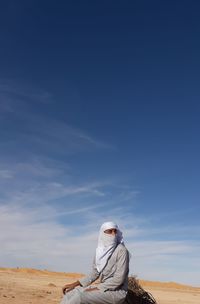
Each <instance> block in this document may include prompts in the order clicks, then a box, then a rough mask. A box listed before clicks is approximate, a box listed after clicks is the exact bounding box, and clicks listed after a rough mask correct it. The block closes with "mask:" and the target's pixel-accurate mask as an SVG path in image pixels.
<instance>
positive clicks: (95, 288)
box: [84, 287, 99, 292]
mask: <svg viewBox="0 0 200 304" xmlns="http://www.w3.org/2000/svg"><path fill="white" fill-rule="evenodd" d="M94 290H99V288H97V287H93V288H87V289H85V290H84V291H87V292H88V291H89V292H90V291H94Z"/></svg>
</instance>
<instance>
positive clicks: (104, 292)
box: [61, 244, 129, 304]
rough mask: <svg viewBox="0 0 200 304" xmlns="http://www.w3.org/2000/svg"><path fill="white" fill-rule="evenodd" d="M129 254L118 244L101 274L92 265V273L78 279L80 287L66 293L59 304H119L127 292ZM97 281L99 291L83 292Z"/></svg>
mask: <svg viewBox="0 0 200 304" xmlns="http://www.w3.org/2000/svg"><path fill="white" fill-rule="evenodd" d="M128 272H129V252H128V250H127V249H126V247H125V246H124V245H122V244H119V245H118V246H117V247H116V249H115V250H114V252H113V254H112V255H111V257H110V258H109V260H108V262H107V264H106V266H105V268H104V269H103V271H102V272H101V273H99V272H98V271H97V269H96V265H95V263H93V267H92V272H91V273H90V274H89V275H87V276H86V277H84V278H83V279H80V280H79V281H80V283H81V285H82V287H76V288H75V289H74V290H72V291H70V292H68V293H66V295H65V296H64V297H63V300H62V302H61V304H121V303H123V302H124V299H125V297H126V294H127V290H128ZM97 279H99V283H98V284H97V285H95V287H97V288H98V289H99V290H95V291H91V292H84V290H85V289H86V288H88V286H89V285H90V284H91V283H92V282H94V281H96V280H97Z"/></svg>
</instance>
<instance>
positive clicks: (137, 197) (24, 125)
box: [0, 0, 200, 284]
mask: <svg viewBox="0 0 200 304" xmlns="http://www.w3.org/2000/svg"><path fill="white" fill-rule="evenodd" d="M199 37H200V4H199V2H198V1H123V2H122V1H71V2H70V1H30V0H29V1H17V2H16V1H0V41H1V48H0V139H1V141H0V149H1V157H0V187H1V193H2V194H1V205H2V208H4V209H2V210H3V211H2V214H4V212H5V215H4V220H5V219H6V218H7V217H6V214H9V212H14V211H13V210H18V209H16V208H17V207H16V206H18V208H20V210H21V212H22V214H24V216H27V214H28V216H29V215H30V214H29V212H30V206H31V208H34V207H35V210H38V212H39V210H40V209H37V208H47V209H45V210H46V211H45V212H46V213H47V214H48V212H50V214H51V212H52V214H53V211H52V210H54V209H55V210H56V212H58V215H57V217H56V219H54V225H56V227H57V226H59V229H61V228H62V229H64V231H65V229H66V236H63V238H65V237H68V233H69V234H70V233H72V231H73V232H74V233H75V231H76V234H77V235H79V237H82V239H83V238H84V235H82V234H81V233H82V230H81V228H78V227H79V226H78V223H79V224H80V225H81V224H82V223H84V224H85V225H86V226H87V225H89V226H88V231H90V230H89V228H90V225H93V226H94V229H95V230H96V229H98V228H99V225H100V223H101V222H102V221H103V220H104V219H105V218H106V217H108V218H109V219H110V218H111V217H114V218H115V219H116V220H118V221H119V223H121V225H122V227H124V229H126V228H127V226H128V228H129V230H130V231H132V234H131V233H130V231H129V230H128V232H127V242H128V239H129V242H130V247H131V246H132V247H131V248H133V249H132V250H133V252H134V251H135V250H136V254H135V260H134V259H133V261H134V262H133V264H134V263H135V264H136V265H137V266H135V265H134V266H133V268H132V272H137V273H139V275H141V276H143V277H144V278H145V277H146V278H149V279H160V280H179V281H181V280H182V281H183V275H182V270H181V269H182V265H184V267H185V269H186V272H187V276H186V277H187V278H188V279H187V281H186V282H187V283H190V282H191V283H192V284H197V282H198V280H199V277H198V276H199V274H198V273H197V272H196V266H195V265H196V263H197V262H198V263H199V254H198V252H199V251H198V250H199V234H198V232H199V230H200V229H199V211H200V207H199V198H200V187H199V180H200V173H199V172H200V161H199V155H200V141H199V134H200V119H199V117H200V104H199V97H200V89H199V81H200V72H199V71H200V56H199V54H200V39H199ZM52 187H53V189H54V188H56V190H55V189H54V190H52ZM59 187H61V188H62V189H61V188H59ZM58 188H59V189H60V190H59V189H58ZM10 189H12V191H10ZM60 193H62V195H60ZM47 194H48V195H47ZM34 195H36V196H34ZM37 195H38V196H37ZM38 198H40V199H41V201H40V200H39V201H37V200H38ZM92 206H93V207H95V206H99V208H100V209H99V210H98V209H97V210H95V209H94V210H93V209H90V208H93V207H92ZM63 207H64V209H65V210H66V209H67V210H69V211H70V212H72V213H70V214H75V215H74V216H70V217H69V218H68V216H67V214H66V217H63V216H60V213H59V212H61V210H62V209H63ZM12 208H14V209H12ZM48 208H54V209H52V210H51V211H49V209H48ZM81 208H83V209H81ZM84 208H86V209H84ZM87 208H89V209H87ZM75 209H76V210H80V213H76V212H75V211H73V210H75ZM31 210H32V209H31ZM55 210H54V211H55ZM88 210H90V212H92V213H90V216H88V213H87V212H88ZM91 210H92V211H91ZM16 212H17V211H16ZM73 212H75V213H73ZM52 214H51V216H50V218H52ZM48 219H49V217H48ZM111 219H112V218H111ZM10 220H11V219H9V218H8V219H7V221H6V220H5V221H6V223H5V225H8V226H9V225H10ZM31 220H32V221H33V223H34V225H36V223H37V221H36V222H35V220H36V219H35V218H34V216H33V218H32V217H31ZM46 220H47V219H45V218H44V219H41V222H42V221H43V224H44V225H45V223H46ZM95 221H96V222H95ZM19 222H20V223H21V220H20V221H19ZM47 222H48V221H47ZM12 223H13V225H14V226H13V227H15V225H17V224H18V222H15V221H14V220H13V222H12ZM26 224H27V223H25V224H24V225H26ZM46 224H49V222H48V223H46ZM51 224H52V223H51ZM95 224H96V226H95ZM73 226H74V227H75V228H74V227H73ZM23 227H24V226H23ZM23 227H21V229H22V230H23ZM34 227H35V229H36V230H37V229H38V226H37V225H36V226H34ZM69 227H70V229H72V227H73V229H72V231H71V230H70V231H68V230H67V229H69ZM29 228H30V227H29ZM128 228H127V229H128ZM76 229H77V230H76ZM79 229H80V230H79ZM137 229H138V230H137ZM36 230H34V231H32V230H31V231H30V234H31V235H33V236H34V235H36V234H37V233H36ZM27 231H28V229H27ZM45 231H46V230H45ZM59 231H60V230H59ZM88 231H87V233H89V232H88ZM133 231H138V232H136V233H135V234H134V232H133ZM27 233H28V232H27ZM85 233H86V232H85ZM61 234H62V233H61ZM72 234H73V233H72ZM58 235H59V233H58ZM24 237H26V236H24ZM44 238H47V239H48V236H47V235H46V234H45V232H44ZM7 239H9V236H8V238H7ZM94 239H95V237H94ZM87 240H88V239H87V238H86V241H87ZM54 241H55V242H56V241H57V236H56V237H55V240H54ZM140 242H143V243H141V244H140ZM145 242H147V243H145ZM157 242H158V243H157ZM165 242H166V243H165ZM168 242H169V243H168ZM173 242H175V243H173ZM190 242H192V243H190ZM94 244H95V243H94ZM131 244H133V245H131ZM127 245H128V244H127ZM140 245H141V246H140ZM94 246H95V245H94ZM137 246H138V247H137ZM146 246H147V247H146ZM148 246H149V247H148ZM162 246H163V247H162ZM30 247H31V246H30ZM161 247H162V250H161ZM135 248H136V249H135ZM137 248H138V249H137ZM152 248H153V249H152ZM156 248H160V251H159V249H158V252H156ZM167 248H174V252H173V250H172V252H171V251H170V250H169V251H170V252H169V255H168V253H167V250H168V249H167ZM177 248H178V249H177ZM20 250H22V247H19V259H18V260H17V259H16V257H15V258H13V257H14V254H13V252H12V250H11V249H10V247H9V245H8V244H7V242H5V257H4V256H3V263H5V264H6V265H8V266H10V265H11V266H13V265H14V266H15V265H16V264H17V265H22V266H24V265H23V261H24V260H22V262H20V257H21V255H20V254H21V253H20V252H21V251H20ZM137 250H138V251H137ZM152 250H153V251H152ZM33 251H34V250H33ZM58 251H59V250H58ZM61 251H62V250H61ZM148 251H149V252H151V254H150V256H151V258H149V257H148V256H145V254H146V255H148ZM64 252H65V250H63V258H64ZM180 254H181V256H182V260H181V258H180ZM8 256H9V258H7V257H8ZM31 256H32V253H31ZM152 256H153V257H154V258H155V260H154V259H153V258H152ZM163 256H164V258H163V259H162V258H161V257H163ZM184 256H187V259H188V260H184ZM133 257H134V253H133ZM143 257H144V259H143ZM172 257H173V258H172ZM192 257H193V258H192ZM78 258H79V259H80V257H78ZM148 258H149V259H148ZM85 259H86V260H87V254H86V257H85ZM88 259H89V258H88ZM49 260H50V261H51V262H49V265H46V264H45V261H44V263H43V262H42V257H41V256H39V255H38V260H37V259H36V257H35V256H34V255H33V257H32V258H30V259H28V258H27V266H33V267H43V266H44V267H48V266H49V267H50V268H53V269H56V268H59V267H60V266H59V263H56V262H55V263H53V262H52V260H53V258H52V257H50V258H49ZM140 261H141V264H140ZM148 261H149V263H151V265H154V263H155V265H154V267H153V269H154V270H155V269H157V270H156V273H155V272H154V275H152V276H151V275H149V274H146V273H145V269H148V266H147V265H146V264H144V263H148ZM156 261H158V262H156ZM166 261H167V262H166ZM177 261H179V262H180V261H182V262H180V265H179V266H178V264H177ZM191 261H192V262H191ZM20 263H21V264H20ZM156 263H157V264H156ZM173 263H174V265H176V267H177V271H174V267H175V266H174V265H173ZM181 263H182V264H181ZM187 263H188V264H187ZM192 263H193V264H192ZM71 265H73V266H74V269H71V271H73V270H74V271H78V270H79V269H76V267H75V264H73V263H72V264H71ZM144 265H145V267H146V268H145V267H144ZM169 265H170V266H171V267H172V265H173V267H172V269H171V272H170V270H169ZM185 265H187V266H185ZM165 266H166V269H165ZM67 267H69V266H68V265H66V269H63V270H64V271H67V269H68V268H67ZM134 267H136V268H134ZM142 267H143V268H142ZM149 267H150V266H149ZM72 268H73V267H72ZM187 268H188V269H187ZM61 270H62V269H61ZM166 270H167V271H166ZM81 271H86V269H83V270H81ZM174 273H176V274H174Z"/></svg>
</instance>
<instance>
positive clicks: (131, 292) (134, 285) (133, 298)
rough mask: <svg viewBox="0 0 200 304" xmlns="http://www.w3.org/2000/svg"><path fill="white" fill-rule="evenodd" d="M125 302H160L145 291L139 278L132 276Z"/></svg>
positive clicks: (126, 303) (142, 303) (134, 303)
mask: <svg viewBox="0 0 200 304" xmlns="http://www.w3.org/2000/svg"><path fill="white" fill-rule="evenodd" d="M125 304H158V303H157V302H156V300H155V299H154V298H153V296H152V295H151V294H150V293H149V292H147V291H145V290H144V289H143V288H142V287H141V286H140V284H139V280H137V279H136V277H134V276H132V277H129V278H128V293H127V296H126V300H125Z"/></svg>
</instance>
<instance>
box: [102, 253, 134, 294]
mask: <svg viewBox="0 0 200 304" xmlns="http://www.w3.org/2000/svg"><path fill="white" fill-rule="evenodd" d="M124 249H125V247H124ZM128 271H129V253H128V250H126V249H125V250H120V251H119V252H118V256H117V261H116V271H115V272H114V274H113V275H112V276H111V277H108V278H106V279H105V281H103V282H102V283H100V284H99V285H98V288H99V289H100V290H102V291H106V290H116V289H118V288H120V286H122V285H123V284H124V282H125V281H126V279H127V276H128Z"/></svg>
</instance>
